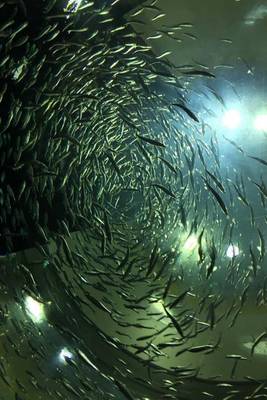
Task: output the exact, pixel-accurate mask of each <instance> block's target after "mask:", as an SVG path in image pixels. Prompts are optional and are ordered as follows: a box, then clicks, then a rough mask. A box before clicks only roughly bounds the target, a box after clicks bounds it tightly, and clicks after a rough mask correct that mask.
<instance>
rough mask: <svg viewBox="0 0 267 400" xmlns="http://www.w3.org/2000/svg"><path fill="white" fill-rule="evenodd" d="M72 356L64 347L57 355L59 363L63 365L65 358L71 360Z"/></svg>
mask: <svg viewBox="0 0 267 400" xmlns="http://www.w3.org/2000/svg"><path fill="white" fill-rule="evenodd" d="M72 357H73V354H72V353H71V352H70V351H69V350H68V349H67V348H66V347H64V348H63V349H62V350H61V351H60V353H59V356H58V358H59V361H60V362H62V363H63V364H66V358H72Z"/></svg>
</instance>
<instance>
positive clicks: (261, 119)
mask: <svg viewBox="0 0 267 400" xmlns="http://www.w3.org/2000/svg"><path fill="white" fill-rule="evenodd" d="M254 127H255V129H257V131H265V132H266V131H267V114H262V115H258V116H257V117H256V119H255V123H254Z"/></svg>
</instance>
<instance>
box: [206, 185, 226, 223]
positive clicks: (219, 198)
mask: <svg viewBox="0 0 267 400" xmlns="http://www.w3.org/2000/svg"><path fill="white" fill-rule="evenodd" d="M202 179H203V180H204V182H205V184H206V186H207V188H208V189H209V191H210V192H211V193H212V195H213V196H214V198H215V199H216V201H217V203H218V204H219V205H220V207H221V209H222V211H223V212H224V214H225V215H228V210H227V208H226V205H225V203H224V201H223V199H222V198H221V196H220V195H219V193H218V192H216V190H215V189H213V187H212V186H211V185H210V184H209V183H208V181H207V179H205V178H202Z"/></svg>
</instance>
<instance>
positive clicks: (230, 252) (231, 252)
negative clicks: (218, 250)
mask: <svg viewBox="0 0 267 400" xmlns="http://www.w3.org/2000/svg"><path fill="white" fill-rule="evenodd" d="M239 253H240V251H239V248H238V247H237V246H234V245H232V244H230V246H229V247H228V249H227V251H226V255H227V257H229V258H233V257H235V256H238V254H239Z"/></svg>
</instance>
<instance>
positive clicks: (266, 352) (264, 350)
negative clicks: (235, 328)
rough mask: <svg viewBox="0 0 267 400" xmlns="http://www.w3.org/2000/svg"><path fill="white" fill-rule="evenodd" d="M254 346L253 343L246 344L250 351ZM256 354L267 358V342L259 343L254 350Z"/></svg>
mask: <svg viewBox="0 0 267 400" xmlns="http://www.w3.org/2000/svg"><path fill="white" fill-rule="evenodd" d="M252 345H253V343H252V342H247V343H244V347H246V348H247V349H248V350H251V348H252ZM254 354H255V355H257V356H267V342H266V341H262V342H261V343H259V344H258V345H257V346H256V347H255V349H254Z"/></svg>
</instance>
